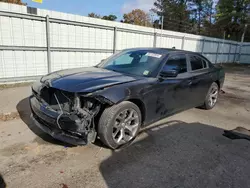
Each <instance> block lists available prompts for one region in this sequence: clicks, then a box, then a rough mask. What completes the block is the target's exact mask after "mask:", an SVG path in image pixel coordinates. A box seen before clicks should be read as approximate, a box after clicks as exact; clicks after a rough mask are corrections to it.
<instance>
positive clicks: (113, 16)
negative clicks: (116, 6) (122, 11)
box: [102, 14, 117, 21]
mask: <svg viewBox="0 0 250 188" xmlns="http://www.w3.org/2000/svg"><path fill="white" fill-rule="evenodd" d="M102 19H104V20H110V21H115V20H116V19H117V16H115V15H113V14H110V15H108V16H103V17H102Z"/></svg>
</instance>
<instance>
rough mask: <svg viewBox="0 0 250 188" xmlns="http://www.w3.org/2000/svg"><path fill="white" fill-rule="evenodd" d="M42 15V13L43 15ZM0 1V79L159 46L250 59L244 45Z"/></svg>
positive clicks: (228, 59)
mask: <svg viewBox="0 0 250 188" xmlns="http://www.w3.org/2000/svg"><path fill="white" fill-rule="evenodd" d="M47 15H48V17H47V18H46V16H47ZM240 45H241V44H240V43H237V42H233V41H225V40H220V39H215V38H209V37H202V36H198V35H192V34H187V33H180V32H174V31H167V30H164V31H162V30H159V29H153V28H146V27H140V26H135V25H131V24H123V23H120V22H111V21H106V20H101V19H94V18H89V17H84V16H79V15H73V14H66V13H62V12H55V11H50V10H42V9H37V15H31V14H27V7H25V6H19V5H13V4H7V3H0V82H5V81H13V80H14V81H15V80H20V79H21V78H22V79H25V78H27V79H30V78H31V77H34V76H39V75H44V74H46V73H48V72H50V71H56V70H60V69H66V68H77V67H88V66H93V65H96V64H97V63H99V62H100V61H101V60H102V59H105V58H107V57H108V56H110V55H112V54H113V53H114V52H116V51H119V50H123V49H126V48H135V47H163V48H172V47H175V48H176V49H183V50H188V51H194V52H199V53H202V54H203V55H205V56H206V57H207V58H208V59H209V60H210V61H212V62H213V63H220V62H234V61H239V60H240V62H241V63H249V62H250V60H249V59H250V44H249V43H243V45H242V47H240Z"/></svg>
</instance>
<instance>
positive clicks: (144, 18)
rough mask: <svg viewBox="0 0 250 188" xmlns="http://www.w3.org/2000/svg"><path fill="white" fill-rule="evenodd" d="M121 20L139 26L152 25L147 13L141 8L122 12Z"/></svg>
mask: <svg viewBox="0 0 250 188" xmlns="http://www.w3.org/2000/svg"><path fill="white" fill-rule="evenodd" d="M122 22H124V23H131V24H135V25H141V26H150V27H151V26H152V23H151V22H150V16H149V14H148V13H146V12H144V11H143V10H141V9H135V10H132V11H131V12H129V13H127V14H124V15H123V21H122Z"/></svg>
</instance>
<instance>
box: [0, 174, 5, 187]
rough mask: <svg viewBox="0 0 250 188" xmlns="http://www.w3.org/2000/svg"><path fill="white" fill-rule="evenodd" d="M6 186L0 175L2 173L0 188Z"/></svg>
mask: <svg viewBox="0 0 250 188" xmlns="http://www.w3.org/2000/svg"><path fill="white" fill-rule="evenodd" d="M5 187H6V183H5V181H4V179H3V177H2V175H1V174H0V188H5Z"/></svg>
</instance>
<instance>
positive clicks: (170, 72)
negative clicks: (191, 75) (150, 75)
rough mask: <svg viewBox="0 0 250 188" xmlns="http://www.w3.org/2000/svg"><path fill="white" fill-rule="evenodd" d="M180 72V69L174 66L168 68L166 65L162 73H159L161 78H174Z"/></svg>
mask: <svg viewBox="0 0 250 188" xmlns="http://www.w3.org/2000/svg"><path fill="white" fill-rule="evenodd" d="M179 72H180V68H179V67H176V66H169V65H166V66H164V67H163V69H162V71H161V72H160V76H161V77H164V78H165V77H176V76H177V75H178V74H179Z"/></svg>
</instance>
